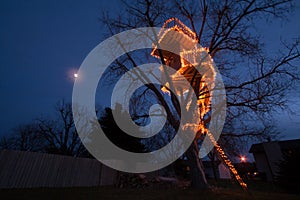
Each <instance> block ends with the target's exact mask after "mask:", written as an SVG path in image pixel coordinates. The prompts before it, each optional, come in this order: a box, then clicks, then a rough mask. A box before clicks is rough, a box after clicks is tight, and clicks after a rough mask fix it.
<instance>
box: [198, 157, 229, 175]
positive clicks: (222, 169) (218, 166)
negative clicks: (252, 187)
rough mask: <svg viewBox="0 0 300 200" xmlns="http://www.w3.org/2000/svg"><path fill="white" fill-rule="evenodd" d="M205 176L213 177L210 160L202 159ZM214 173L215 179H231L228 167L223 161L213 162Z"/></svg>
mask: <svg viewBox="0 0 300 200" xmlns="http://www.w3.org/2000/svg"><path fill="white" fill-rule="evenodd" d="M202 163H203V167H204V172H205V176H206V178H215V176H214V170H213V166H212V162H211V161H202ZM214 167H215V173H216V178H217V179H231V174H230V171H229V169H228V167H227V166H226V165H225V164H224V163H223V162H217V161H216V162H215V166H214Z"/></svg>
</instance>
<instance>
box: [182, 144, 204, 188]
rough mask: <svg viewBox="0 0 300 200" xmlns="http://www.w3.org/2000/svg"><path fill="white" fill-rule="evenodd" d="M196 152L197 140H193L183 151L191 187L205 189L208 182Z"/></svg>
mask: <svg viewBox="0 0 300 200" xmlns="http://www.w3.org/2000/svg"><path fill="white" fill-rule="evenodd" d="M198 153H199V151H198V145H197V141H194V142H193V143H192V144H191V146H190V147H189V148H188V150H187V151H186V153H185V155H186V157H187V159H188V164H189V167H190V176H191V187H192V188H195V189H201V190H206V189H208V183H207V180H206V177H205V173H204V168H203V165H202V161H201V160H200V159H199V156H198Z"/></svg>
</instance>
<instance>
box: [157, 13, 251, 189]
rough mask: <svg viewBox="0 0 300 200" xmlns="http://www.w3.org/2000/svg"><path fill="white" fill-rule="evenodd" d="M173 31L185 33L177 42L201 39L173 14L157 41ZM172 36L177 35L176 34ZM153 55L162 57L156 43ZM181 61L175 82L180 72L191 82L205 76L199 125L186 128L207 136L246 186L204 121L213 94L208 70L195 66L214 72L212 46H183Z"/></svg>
mask: <svg viewBox="0 0 300 200" xmlns="http://www.w3.org/2000/svg"><path fill="white" fill-rule="evenodd" d="M170 31H177V32H179V33H181V34H182V35H181V36H182V37H181V38H185V40H183V39H180V41H179V40H178V41H177V42H181V41H185V42H186V41H188V44H196V43H197V42H198V39H197V35H196V34H195V33H194V32H193V31H192V30H191V29H189V28H188V27H187V26H186V25H184V24H183V23H182V22H181V21H180V20H179V19H177V18H170V19H168V20H166V22H165V23H164V25H163V26H162V29H161V31H160V32H159V33H158V37H159V41H158V44H160V45H161V43H162V41H163V40H164V39H165V37H167V36H168V33H169V32H170ZM171 36H174V34H173V35H171ZM169 39H170V38H169ZM172 39H174V40H175V39H177V38H172ZM169 45H170V44H169ZM203 52H205V53H203ZM151 55H153V56H155V57H157V58H160V55H159V54H158V53H157V45H155V46H154V48H153V50H152V52H151ZM163 59H164V61H166V62H167V61H168V58H165V57H164V58H163ZM187 60H189V61H191V62H192V63H190V62H187ZM180 62H181V63H180V65H181V67H180V68H179V69H178V71H177V72H176V73H175V74H173V75H172V76H171V79H172V82H174V84H175V83H176V84H177V85H178V84H180V83H181V82H182V81H181V76H184V77H185V78H186V79H187V80H188V81H190V82H191V81H192V80H194V79H195V73H196V78H198V79H199V78H200V79H201V80H202V82H200V83H199V87H198V85H197V87H198V89H199V91H201V92H202V93H200V94H199V97H198V101H197V104H198V108H199V109H198V112H199V114H200V118H201V119H200V124H199V125H197V126H195V125H192V124H187V125H186V127H184V128H190V127H194V130H195V131H196V133H197V135H196V139H198V138H200V137H201V136H202V135H206V136H208V138H209V139H210V141H211V142H212V144H213V145H214V147H215V149H216V151H217V152H218V155H219V157H220V160H221V161H222V162H224V163H225V164H226V165H227V167H228V169H229V170H230V172H231V174H232V175H233V177H234V178H235V179H236V180H237V182H238V183H239V184H240V185H241V187H242V188H243V189H247V184H246V183H245V182H244V181H243V180H242V178H241V177H240V176H239V174H238V172H237V170H236V169H235V167H234V166H233V164H232V163H231V161H230V160H229V158H228V157H227V155H226V154H225V152H224V150H223V149H222V148H221V146H220V145H219V144H218V143H217V141H216V140H215V138H214V136H213V134H211V133H210V131H209V129H208V128H207V127H206V125H205V124H204V121H203V118H204V116H205V114H207V113H208V112H209V111H210V102H211V98H210V93H209V91H208V89H207V86H206V84H205V82H206V81H205V79H206V76H205V74H199V73H198V72H197V71H196V69H195V66H198V65H199V64H201V66H202V67H208V68H210V69H212V70H211V71H213V72H214V73H215V71H214V67H213V66H212V63H213V59H212V58H211V57H210V56H209V49H208V48H198V47H195V45H194V46H192V47H191V49H182V51H181V52H180ZM197 73H198V74H197ZM212 76H213V77H215V74H212ZM203 80H204V81H203ZM168 84H169V83H167V85H168ZM192 86H193V85H192ZM162 90H163V92H167V91H168V89H167V88H165V87H163V88H162ZM241 161H243V162H245V161H246V157H241Z"/></svg>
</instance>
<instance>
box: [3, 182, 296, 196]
mask: <svg viewBox="0 0 300 200" xmlns="http://www.w3.org/2000/svg"><path fill="white" fill-rule="evenodd" d="M211 185H215V188H214V189H212V191H209V192H201V191H198V190H192V189H186V190H181V189H118V188H113V187H93V188H91V187H89V188H84V187H80V188H52V189H51V188H37V189H2V190H0V199H33V200H34V199H97V200H101V199H119V200H141V199H146V200H147V199H149V200H152V199H163V200H167V199H178V200H184V199H204V200H210V199H223V200H225V199H226V200H227V199H228V200H229V199H230V200H234V199H254V200H256V199H257V200H260V199H261V200H276V199H278V200H279V199H280V200H299V199H300V195H295V194H288V193H284V192H282V191H278V190H276V188H274V187H273V186H272V185H270V184H269V185H268V184H266V183H263V182H255V183H251V184H250V183H249V193H248V192H245V191H243V190H242V189H240V188H239V187H237V186H236V184H234V183H228V182H219V183H218V184H217V185H216V184H215V183H211Z"/></svg>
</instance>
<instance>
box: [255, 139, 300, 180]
mask: <svg viewBox="0 0 300 200" xmlns="http://www.w3.org/2000/svg"><path fill="white" fill-rule="evenodd" d="M296 149H300V139H297V140H286V141H273V142H263V143H259V144H253V145H252V146H251V148H250V151H249V152H250V153H253V156H254V159H255V162H256V168H257V171H258V172H259V173H260V174H262V175H263V178H264V179H265V180H267V181H273V180H274V177H275V176H276V175H277V173H278V172H279V166H278V164H279V162H280V161H282V160H283V155H284V154H288V153H291V152H292V151H294V150H296Z"/></svg>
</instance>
